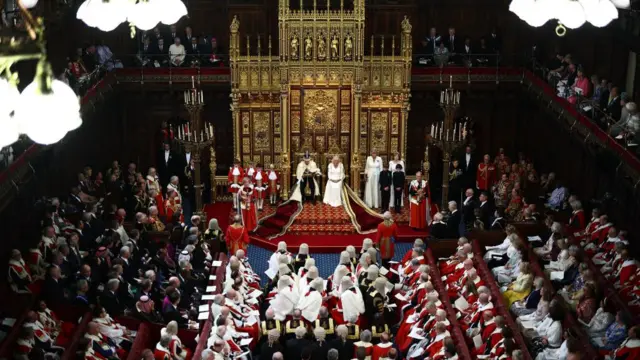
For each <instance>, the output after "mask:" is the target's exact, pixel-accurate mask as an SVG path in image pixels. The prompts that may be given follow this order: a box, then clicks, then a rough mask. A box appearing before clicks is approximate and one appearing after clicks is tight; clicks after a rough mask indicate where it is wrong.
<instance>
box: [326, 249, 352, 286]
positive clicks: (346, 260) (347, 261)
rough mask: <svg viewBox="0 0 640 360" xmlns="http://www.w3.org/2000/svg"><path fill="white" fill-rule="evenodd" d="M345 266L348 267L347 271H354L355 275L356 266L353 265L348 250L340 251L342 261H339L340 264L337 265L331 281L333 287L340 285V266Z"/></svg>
mask: <svg viewBox="0 0 640 360" xmlns="http://www.w3.org/2000/svg"><path fill="white" fill-rule="evenodd" d="M341 266H344V267H346V270H347V273H352V274H353V275H354V277H355V270H356V269H355V267H354V266H353V263H352V262H351V256H350V255H349V253H348V252H346V251H343V252H341V253H340V262H339V263H338V266H336V268H335V270H334V271H333V277H332V278H331V282H332V288H333V289H335V288H337V287H340V279H339V278H338V276H339V275H338V271H339V270H340V267H341Z"/></svg>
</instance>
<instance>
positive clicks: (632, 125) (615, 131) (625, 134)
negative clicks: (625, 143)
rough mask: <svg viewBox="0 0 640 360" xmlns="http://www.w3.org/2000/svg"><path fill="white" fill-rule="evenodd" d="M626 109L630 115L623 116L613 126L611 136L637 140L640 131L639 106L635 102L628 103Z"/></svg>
mask: <svg viewBox="0 0 640 360" xmlns="http://www.w3.org/2000/svg"><path fill="white" fill-rule="evenodd" d="M625 109H626V110H627V112H628V115H627V116H625V117H621V119H620V121H618V122H616V123H615V124H613V126H611V130H610V132H611V136H613V137H615V138H616V139H627V140H629V141H630V142H635V139H636V135H637V134H638V132H640V115H639V114H638V106H637V105H636V103H634V102H630V103H627V104H626V105H625Z"/></svg>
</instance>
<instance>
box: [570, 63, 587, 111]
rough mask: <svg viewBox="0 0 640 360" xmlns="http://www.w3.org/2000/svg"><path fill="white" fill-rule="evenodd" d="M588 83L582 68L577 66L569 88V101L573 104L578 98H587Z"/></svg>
mask: <svg viewBox="0 0 640 360" xmlns="http://www.w3.org/2000/svg"><path fill="white" fill-rule="evenodd" d="M589 95H590V84H589V79H588V78H587V77H586V76H584V72H583V70H582V68H578V73H577V76H576V80H575V82H574V84H573V86H572V89H571V96H569V99H568V100H569V103H571V104H573V105H575V104H576V103H577V102H578V99H579V98H589Z"/></svg>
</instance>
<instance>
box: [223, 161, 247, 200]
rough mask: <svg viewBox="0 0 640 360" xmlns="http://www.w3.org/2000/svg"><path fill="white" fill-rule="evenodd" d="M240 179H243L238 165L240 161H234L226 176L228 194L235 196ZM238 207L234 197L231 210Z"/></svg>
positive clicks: (242, 171)
mask: <svg viewBox="0 0 640 360" xmlns="http://www.w3.org/2000/svg"><path fill="white" fill-rule="evenodd" d="M242 178H244V169H242V166H241V165H240V160H238V159H236V160H235V161H234V162H233V167H230V168H229V174H228V175H227V181H228V182H229V192H230V193H232V194H236V193H237V192H238V191H239V190H240V187H241V181H242ZM238 205H239V204H238V202H237V198H235V197H234V201H233V209H234V210H235V209H237V208H238Z"/></svg>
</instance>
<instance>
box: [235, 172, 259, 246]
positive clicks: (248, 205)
mask: <svg viewBox="0 0 640 360" xmlns="http://www.w3.org/2000/svg"><path fill="white" fill-rule="evenodd" d="M237 196H238V203H239V204H240V215H241V216H242V224H243V225H244V227H245V228H246V229H247V231H253V229H255V228H256V226H258V214H257V212H256V204H255V199H256V194H255V190H254V188H253V185H251V180H250V179H249V178H244V180H243V181H242V187H241V188H240V190H239V191H238V195H237ZM232 254H235V253H232Z"/></svg>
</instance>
